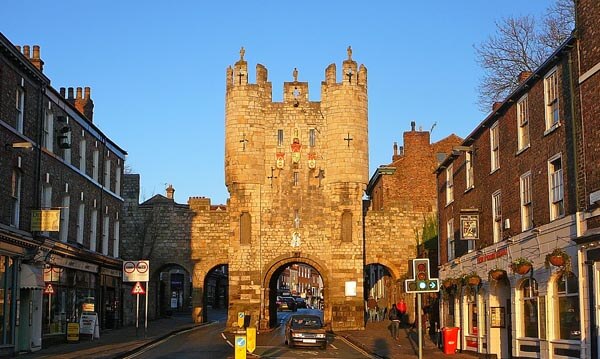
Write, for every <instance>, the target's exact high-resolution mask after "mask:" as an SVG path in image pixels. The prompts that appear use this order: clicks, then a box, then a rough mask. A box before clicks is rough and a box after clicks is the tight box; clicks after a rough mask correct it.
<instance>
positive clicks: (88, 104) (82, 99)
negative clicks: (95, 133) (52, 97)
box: [61, 87, 94, 122]
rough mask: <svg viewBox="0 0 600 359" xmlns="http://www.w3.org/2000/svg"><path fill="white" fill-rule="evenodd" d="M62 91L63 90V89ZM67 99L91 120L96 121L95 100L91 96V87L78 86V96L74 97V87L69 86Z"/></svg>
mask: <svg viewBox="0 0 600 359" xmlns="http://www.w3.org/2000/svg"><path fill="white" fill-rule="evenodd" d="M61 91H62V90H61ZM68 91H69V92H68V97H67V101H69V102H70V103H71V104H73V106H75V108H76V109H77V111H79V112H80V113H81V114H82V115H84V116H85V117H86V118H87V119H88V120H89V121H90V122H93V121H94V101H92V97H91V96H90V92H91V89H90V88H89V87H84V88H83V89H82V88H81V87H78V88H77V92H76V96H75V97H73V88H72V87H69V90H68Z"/></svg>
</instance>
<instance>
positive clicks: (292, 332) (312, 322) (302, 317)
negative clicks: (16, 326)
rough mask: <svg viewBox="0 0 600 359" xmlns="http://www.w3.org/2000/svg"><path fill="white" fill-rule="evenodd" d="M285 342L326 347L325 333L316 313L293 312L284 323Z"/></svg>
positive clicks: (290, 344) (291, 345)
mask: <svg viewBox="0 0 600 359" xmlns="http://www.w3.org/2000/svg"><path fill="white" fill-rule="evenodd" d="M285 343H286V344H287V345H288V346H289V347H290V348H293V347H295V346H310V347H320V348H321V349H326V348H327V334H326V333H325V328H323V322H322V321H321V317H319V316H318V315H310V314H294V315H291V316H290V318H289V319H288V321H287V322H286V323H285Z"/></svg>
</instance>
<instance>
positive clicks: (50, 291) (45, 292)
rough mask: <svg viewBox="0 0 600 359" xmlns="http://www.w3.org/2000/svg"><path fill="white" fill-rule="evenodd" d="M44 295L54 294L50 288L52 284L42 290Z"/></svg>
mask: <svg viewBox="0 0 600 359" xmlns="http://www.w3.org/2000/svg"><path fill="white" fill-rule="evenodd" d="M44 294H54V288H52V283H48V285H47V286H46V288H45V289H44Z"/></svg>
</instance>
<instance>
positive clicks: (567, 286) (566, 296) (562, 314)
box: [554, 272, 581, 340]
mask: <svg viewBox="0 0 600 359" xmlns="http://www.w3.org/2000/svg"><path fill="white" fill-rule="evenodd" d="M556 289H557V290H556V293H557V295H556V305H555V306H554V308H555V310H556V313H555V315H556V317H557V318H558V321H557V326H556V337H557V338H558V339H567V340H580V339H581V321H580V318H579V287H578V283H577V277H576V276H575V274H573V273H571V272H569V273H564V274H563V275H561V276H560V278H558V280H557V281H556Z"/></svg>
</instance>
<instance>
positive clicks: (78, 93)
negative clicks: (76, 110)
mask: <svg viewBox="0 0 600 359" xmlns="http://www.w3.org/2000/svg"><path fill="white" fill-rule="evenodd" d="M82 93H83V89H82V88H81V87H78V88H77V97H76V98H77V99H78V100H80V99H81V97H82V96H81V95H82Z"/></svg>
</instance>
